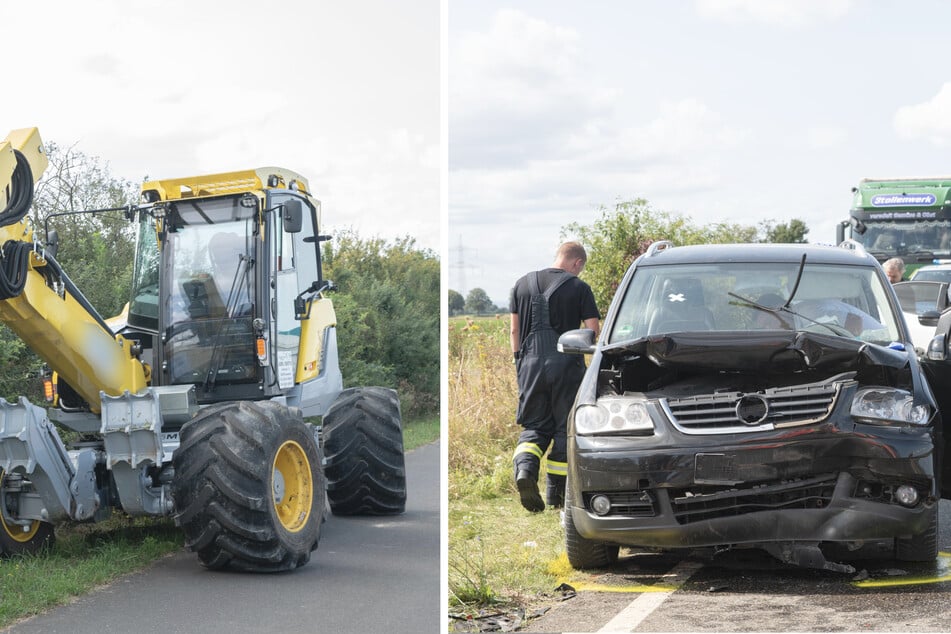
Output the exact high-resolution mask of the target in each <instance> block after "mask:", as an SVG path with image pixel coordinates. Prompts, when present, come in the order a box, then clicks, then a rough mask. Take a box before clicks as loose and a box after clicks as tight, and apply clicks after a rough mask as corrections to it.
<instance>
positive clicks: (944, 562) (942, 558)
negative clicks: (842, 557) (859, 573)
mask: <svg viewBox="0 0 951 634" xmlns="http://www.w3.org/2000/svg"><path fill="white" fill-rule="evenodd" d="M937 568H938V570H937V574H935V575H927V576H923V577H900V576H896V577H889V578H887V579H866V580H864V581H853V582H852V585H853V586H855V587H857V588H888V587H890V586H917V585H924V584H928V583H943V582H945V581H951V553H938V564H937Z"/></svg>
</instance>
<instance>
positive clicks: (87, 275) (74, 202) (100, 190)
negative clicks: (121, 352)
mask: <svg viewBox="0 0 951 634" xmlns="http://www.w3.org/2000/svg"><path fill="white" fill-rule="evenodd" d="M46 151H47V158H48V159H49V165H48V167H47V169H46V171H45V172H44V173H43V175H42V177H41V178H40V181H39V182H38V183H37V186H36V191H35V194H34V198H33V205H32V208H31V210H30V218H31V219H32V221H33V225H34V227H35V231H36V238H37V239H38V240H40V241H41V242H45V241H46V228H47V226H49V228H50V229H56V231H57V233H58V234H59V251H58V252H57V254H56V260H57V261H58V262H59V263H60V265H61V266H62V268H63V270H64V271H65V272H66V274H67V275H68V276H69V278H70V279H71V280H72V281H73V283H74V284H75V285H76V287H77V288H78V289H79V290H80V291H81V292H82V293H83V294H84V295H85V296H86V298H87V299H88V300H89V301H90V302H91V303H92V305H93V306H94V307H95V308H96V309H97V310H98V311H99V312H100V313H101V314H102V315H103V316H105V317H110V316H112V315H115V314H118V313H119V311H120V310H121V308H122V306H123V304H124V303H125V302H126V301H128V295H129V280H130V279H131V273H132V259H133V256H134V252H135V247H134V244H133V239H134V229H133V228H132V227H131V226H130V223H129V222H128V220H126V219H125V218H124V217H123V214H122V213H121V212H110V213H108V214H102V215H95V216H93V215H87V214H79V215H68V216H56V215H55V214H60V213H62V212H70V211H80V210H86V209H95V208H105V207H121V206H125V205H128V204H130V203H131V202H133V201H135V200H136V199H137V196H138V193H137V192H138V188H137V187H136V186H135V185H134V184H133V183H131V182H129V181H126V180H122V179H119V178H116V177H114V176H112V174H111V173H110V172H109V168H108V166H106V165H104V164H103V163H102V162H101V161H100V159H99V158H97V157H90V156H86V155H85V154H83V153H82V152H79V151H77V150H76V149H75V148H74V147H69V148H65V149H64V148H61V147H59V146H58V145H56V144H55V143H48V144H47V145H46ZM47 221H49V222H48V224H47ZM41 365H42V362H41V361H40V359H39V358H38V357H37V356H36V355H35V354H34V353H33V351H32V350H30V349H29V348H28V347H27V346H26V344H25V343H24V342H23V341H21V340H20V339H19V337H17V336H16V335H15V334H14V333H13V332H12V331H11V330H9V329H8V328H6V326H3V325H2V324H0V396H3V397H5V398H7V399H8V400H9V399H14V398H16V397H17V396H19V395H20V394H23V395H25V396H27V397H28V398H30V399H31V400H33V401H36V400H37V399H38V398H39V397H40V395H39V392H38V386H39V382H38V381H37V380H35V377H36V376H37V375H38V372H39V369H40V367H41Z"/></svg>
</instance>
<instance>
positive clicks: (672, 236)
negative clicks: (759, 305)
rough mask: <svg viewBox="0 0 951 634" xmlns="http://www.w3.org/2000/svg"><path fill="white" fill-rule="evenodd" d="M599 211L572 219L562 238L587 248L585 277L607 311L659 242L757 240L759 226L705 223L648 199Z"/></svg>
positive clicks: (625, 202) (701, 242)
mask: <svg viewBox="0 0 951 634" xmlns="http://www.w3.org/2000/svg"><path fill="white" fill-rule="evenodd" d="M600 212H601V215H600V217H599V218H598V219H597V220H595V221H594V222H593V223H592V224H590V225H583V224H581V223H571V224H569V225H566V226H564V227H562V230H561V237H562V239H563V240H565V239H568V238H573V239H576V240H578V241H579V242H581V244H583V245H584V247H585V249H586V250H587V251H588V263H587V265H586V266H585V269H584V272H582V274H581V278H582V279H584V280H585V281H586V282H588V284H589V285H590V286H591V289H592V290H593V291H594V298H595V301H596V302H597V304H598V308H599V309H600V311H601V313H602V314H604V312H605V311H606V309H607V307H608V304H609V303H610V301H611V298H612V297H614V292H615V291H616V290H617V287H618V285H619V284H620V283H621V278H622V277H623V276H624V273H625V271H627V269H628V267H630V265H631V263H632V262H633V261H634V260H635V259H636V258H637V257H638V256H639V255H641V254H642V253H644V252H645V251H646V250H647V248H648V247H649V246H650V245H651V244H653V243H654V242H656V241H658V240H670V241H672V242H673V243H674V244H679V245H684V244H708V243H729V242H755V241H756V236H757V233H756V228H755V227H751V226H744V225H739V224H733V223H714V224H710V225H705V226H701V225H698V224H697V223H696V222H694V221H693V220H692V219H691V218H689V217H687V216H679V215H673V214H670V213H667V212H661V211H655V210H654V209H652V208H651V207H650V204H649V203H648V202H647V200H645V199H643V198H637V199H634V200H627V201H620V202H618V203H616V204H615V205H614V207H613V208H608V207H604V206H602V207H601V208H600Z"/></svg>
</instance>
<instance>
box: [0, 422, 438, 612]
mask: <svg viewBox="0 0 951 634" xmlns="http://www.w3.org/2000/svg"><path fill="white" fill-rule="evenodd" d="M439 434H440V426H439V416H438V415H430V416H425V417H420V418H415V419H413V420H409V421H406V422H405V423H404V426H403V444H404V448H405V450H406V451H409V450H411V449H415V448H416V447H419V446H421V445H425V444H428V443H430V442H433V441H435V440H437V439H439ZM181 548H182V534H181V531H180V530H179V529H178V528H177V527H176V526H175V525H174V523H173V522H172V521H171V520H163V519H159V518H149V517H146V518H135V519H132V518H129V517H127V516H125V515H118V514H117V515H115V516H114V517H112V518H111V519H109V520H107V521H105V522H100V523H98V524H78V523H65V524H62V525H61V526H58V527H57V528H56V545H55V546H54V547H53V549H52V550H50V551H49V552H46V553H41V554H37V555H31V556H22V557H13V558H10V559H0V629H2V628H4V627H7V626H9V625H10V624H12V623H15V622H16V621H18V620H20V619H23V618H26V617H29V616H33V615H35V614H39V613H41V612H43V611H45V610H48V609H50V608H53V607H55V606H57V605H62V604H64V603H67V602H69V601H70V600H71V599H73V598H74V597H77V596H80V595H83V594H86V593H87V592H89V591H91V590H93V589H95V588H96V587H98V586H101V585H104V584H107V583H109V582H111V581H113V580H115V579H116V578H117V577H119V576H121V575H124V574H127V573H130V572H134V571H136V570H141V569H142V568H144V567H146V566H147V565H149V564H150V563H152V562H153V561H155V560H156V559H158V558H160V557H162V556H163V555H166V554H168V553H171V552H175V551H178V550H180V549H181ZM195 565H196V566H197V565H199V564H198V561H197V559H196V561H195Z"/></svg>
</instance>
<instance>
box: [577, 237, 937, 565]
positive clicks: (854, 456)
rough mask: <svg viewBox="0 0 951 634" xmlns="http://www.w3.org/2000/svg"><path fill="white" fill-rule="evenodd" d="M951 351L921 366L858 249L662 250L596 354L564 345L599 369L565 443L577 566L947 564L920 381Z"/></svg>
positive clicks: (612, 314)
mask: <svg viewBox="0 0 951 634" xmlns="http://www.w3.org/2000/svg"><path fill="white" fill-rule="evenodd" d="M946 329H947V328H946ZM938 330H939V331H940V330H941V327H940V326H939V328H938ZM946 338H947V333H945V334H944V335H939V336H938V337H937V338H936V339H935V340H934V341H933V344H934V345H933V348H934V350H932V351H930V352H929V354H931V356H932V357H933V359H935V360H934V361H928V360H927V359H922V360H920V359H919V358H917V356H916V353H915V349H914V346H913V345H912V344H911V339H910V337H909V332H908V328H907V326H906V324H905V322H904V318H903V316H902V313H901V308H900V306H899V304H898V301H897V299H896V296H895V293H894V291H893V289H892V288H891V286H890V284H889V282H888V280H887V278H886V277H885V275H884V273H883V272H882V269H881V267H880V266H879V265H878V263H877V262H876V261H875V259H874V258H873V257H872V256H871V255H869V254H867V253H866V252H865V251H864V250H863V249H862V247H861V246H860V245H858V244H854V243H853V244H847V245H843V246H840V247H831V246H830V247H822V246H814V245H806V244H802V245H777V244H742V245H704V246H684V247H676V246H674V245H672V244H671V243H670V242H656V243H654V244H652V245H651V246H650V248H649V249H648V250H647V252H645V253H644V254H643V255H642V256H641V257H639V258H638V259H637V260H636V261H635V262H634V263H633V265H632V266H631V267H630V269H629V270H628V272H627V274H626V275H625V276H624V279H623V281H622V283H621V285H620V286H619V287H618V291H617V294H616V296H615V298H614V300H613V301H612V303H611V307H610V309H609V311H608V314H607V316H606V318H605V321H604V328H603V334H602V336H601V338H600V340H599V341H598V342H597V343H595V341H594V333H593V332H592V331H590V330H574V331H569V332H567V333H565V334H563V335H562V336H561V338H560V339H559V343H558V347H559V349H560V350H561V351H562V352H566V353H576V354H590V355H592V356H591V361H590V364H589V367H588V371H587V374H586V375H585V378H584V381H583V383H582V384H581V387H580V389H579V391H578V396H577V400H576V402H575V406H574V408H573V410H572V414H571V417H570V419H569V423H568V465H569V467H568V484H567V497H566V501H565V509H564V513H563V523H564V528H565V540H566V549H567V553H568V559H569V561H570V563H571V564H572V566H574V567H575V568H581V569H585V568H599V567H604V566H608V565H610V564H611V563H613V562H614V561H615V560H616V559H617V557H618V550H619V547H620V546H630V547H637V548H649V549H677V548H691V549H692V548H702V547H715V548H717V549H722V548H738V547H756V548H763V549H765V550H767V551H769V552H771V553H772V554H774V555H776V556H777V557H779V558H780V559H782V560H784V561H787V562H790V563H795V564H801V565H809V566H817V567H829V566H827V562H826V561H825V559H824V558H823V555H822V554H821V553H822V551H821V548H820V547H821V546H822V545H824V544H829V543H834V542H837V543H839V544H840V545H844V546H847V547H848V548H849V549H854V548H856V547H858V546H861V545H862V544H863V543H865V542H869V541H883V540H888V542H887V543H888V544H889V548H890V549H893V550H892V552H893V554H894V557H895V558H896V559H898V560H904V561H930V560H934V559H935V557H936V556H937V548H938V501H939V499H940V497H941V467H940V466H939V465H941V464H942V463H941V455H942V453H944V452H943V442H942V440H941V433H940V430H941V416H940V411H939V405H940V402H937V401H936V400H935V396H934V393H938V389H937V388H935V390H934V393H933V391H932V387H933V386H932V385H930V384H929V379H930V376H931V375H930V374H928V375H926V370H927V371H928V372H929V373H933V374H934V375H935V376H936V377H937V376H940V375H941V374H942V373H944V374H947V373H948V371H947V370H946V369H945V366H946V365H947V362H946V361H944V359H945V358H946V357H947V355H948V350H947V341H946ZM942 346H943V348H942ZM929 363H930V364H931V365H930V366H928V364H929ZM933 382H934V381H933ZM945 472H947V469H945ZM944 484H945V491H951V481H949V479H948V478H947V473H945V478H944ZM820 562H821V563H820ZM832 569H835V568H834V567H833V568H832Z"/></svg>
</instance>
